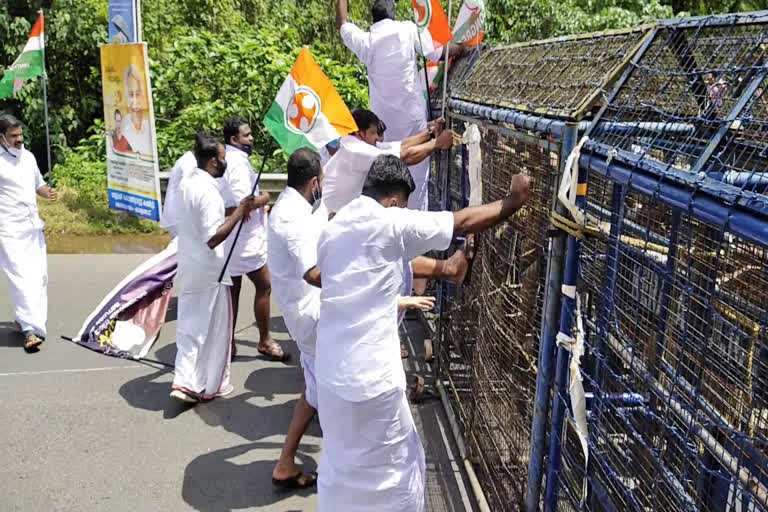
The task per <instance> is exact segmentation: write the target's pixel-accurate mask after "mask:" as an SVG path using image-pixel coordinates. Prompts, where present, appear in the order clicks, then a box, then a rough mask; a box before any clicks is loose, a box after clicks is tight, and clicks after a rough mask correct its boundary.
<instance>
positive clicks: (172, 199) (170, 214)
mask: <svg viewBox="0 0 768 512" xmlns="http://www.w3.org/2000/svg"><path fill="white" fill-rule="evenodd" d="M203 136H204V134H202V133H198V134H197V135H196V136H195V145H196V144H197V143H198V141H199V140H200V137H203ZM196 167H197V160H196V159H195V153H194V152H193V151H187V152H186V153H184V154H183V155H181V157H180V158H179V159H178V160H176V162H175V163H174V164H173V167H172V168H171V175H170V176H169V177H168V188H166V190H165V202H164V203H163V214H162V215H161V216H160V222H159V226H160V227H161V228H165V229H167V230H168V233H170V235H171V238H176V235H177V234H178V230H177V228H176V225H177V224H178V223H179V222H180V221H181V217H180V213H179V208H180V206H179V204H180V201H181V199H180V198H179V184H180V183H181V180H182V179H183V178H184V176H186V175H187V174H189V173H190V172H191V171H192V170H194V169H195V168H196ZM216 186H217V187H218V188H219V192H220V194H221V196H222V198H223V199H224V202H225V203H231V202H232V201H233V200H232V199H231V198H230V197H229V195H228V190H229V189H228V187H227V186H226V184H225V182H224V180H216Z"/></svg>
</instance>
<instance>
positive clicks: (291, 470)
mask: <svg viewBox="0 0 768 512" xmlns="http://www.w3.org/2000/svg"><path fill="white" fill-rule="evenodd" d="M297 473H301V467H300V466H299V465H298V464H296V463H295V462H293V461H287V462H286V461H283V460H282V459H280V460H278V461H277V464H275V469H274V470H272V478H274V479H276V480H286V479H288V478H293V477H294V476H296V474H297Z"/></svg>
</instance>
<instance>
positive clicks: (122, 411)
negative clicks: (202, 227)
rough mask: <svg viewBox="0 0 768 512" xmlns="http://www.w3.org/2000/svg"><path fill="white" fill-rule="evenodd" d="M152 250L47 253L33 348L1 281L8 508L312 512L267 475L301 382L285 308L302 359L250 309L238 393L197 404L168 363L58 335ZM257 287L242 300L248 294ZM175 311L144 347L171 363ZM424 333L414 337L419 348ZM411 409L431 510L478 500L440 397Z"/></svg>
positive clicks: (310, 451)
mask: <svg viewBox="0 0 768 512" xmlns="http://www.w3.org/2000/svg"><path fill="white" fill-rule="evenodd" d="M147 257H148V256H147V255H131V254H128V255H117V254H115V255H104V254H102V255H51V256H49V302H50V307H49V323H48V328H49V339H48V341H47V342H46V343H45V344H44V345H43V347H42V350H41V351H40V352H39V353H36V354H26V353H25V352H24V351H23V350H22V348H21V339H20V336H19V335H17V334H14V333H12V332H11V327H12V326H11V322H12V320H13V318H12V308H11V304H10V297H9V295H8V290H7V285H6V283H5V280H0V281H2V284H0V423H1V426H0V428H2V431H3V434H2V436H1V437H0V440H1V441H0V447H1V448H0V511H21V510H23V511H54V510H56V511H59V510H61V511H65V510H66V511H74V510H77V511H102V510H103V511H110V512H118V511H127V512H143V511H164V512H168V511H185V510H201V511H234V510H270V511H273V510H274V511H294V510H301V511H304V510H315V508H316V494H315V490H314V489H313V490H307V491H300V492H294V493H286V492H280V491H276V490H275V489H274V488H273V486H272V483H271V481H270V478H271V472H272V467H273V464H274V461H275V460H276V459H277V456H278V454H279V451H280V447H281V445H282V442H283V439H284V432H285V431H286V430H287V426H288V423H289V421H290V418H291V414H292V411H293V407H294V404H295V400H296V398H297V396H298V394H299V393H300V392H301V386H302V376H301V373H300V369H299V368H298V366H296V365H297V364H298V352H297V349H296V345H295V344H294V343H293V342H292V341H291V340H290V338H289V336H288V334H287V331H286V329H285V326H284V324H283V322H282V319H281V318H280V317H279V312H278V311H277V310H276V308H274V307H273V312H272V316H273V318H272V324H271V329H272V332H273V336H274V337H275V338H276V339H277V340H278V341H281V343H282V344H283V347H284V348H285V349H286V350H287V351H289V352H291V353H292V354H293V356H294V357H293V358H292V363H290V364H282V363H273V362H268V361H266V360H264V359H262V358H261V357H259V356H258V354H257V352H256V343H255V342H256V340H258V332H257V330H256V328H255V327H253V326H252V325H251V322H252V321H253V318H252V316H251V315H250V314H244V313H243V312H242V311H241V315H240V318H239V322H238V334H237V339H238V340H239V355H238V358H237V360H236V361H235V363H234V364H233V367H232V383H233V384H234V386H235V393H233V394H232V395H230V396H229V397H227V398H225V399H218V400H214V401H212V402H210V403H204V404H198V405H197V406H196V407H194V408H185V407H183V406H180V405H177V404H176V403H174V402H172V401H171V400H170V399H169V397H168V393H169V391H170V382H171V380H172V373H171V370H169V369H168V368H165V367H163V366H157V365H156V366H152V365H148V364H139V363H136V362H132V361H126V360H122V359H115V358H110V357H106V356H103V355H100V354H97V353H94V352H91V351H89V350H87V349H84V348H81V347H78V346H76V345H74V344H72V343H71V342H67V341H63V340H61V339H60V335H65V336H73V335H75V334H76V332H77V330H78V329H79V327H80V324H81V323H82V321H83V320H84V319H85V317H86V315H87V314H88V313H90V311H91V310H92V309H93V307H94V306H95V305H96V304H97V303H98V302H99V301H100V300H101V298H102V297H103V296H104V294H106V292H107V291H109V289H111V288H112V287H113V286H114V285H115V284H116V283H117V282H118V281H119V280H120V279H121V278H122V277H123V276H124V275H125V274H127V273H128V272H129V271H130V270H131V269H132V268H133V267H135V266H136V265H137V264H138V263H139V262H141V261H143V260H145V259H146V258H147ZM249 286H250V285H249V284H247V285H244V288H245V293H246V294H247V296H246V297H243V300H242V302H241V304H248V303H250V301H251V300H252V299H251V294H252V289H250V288H249ZM172 304H175V302H174V303H172ZM246 309H247V308H246ZM169 317H170V318H169V320H171V321H169V323H168V324H166V327H165V328H164V329H163V332H162V335H161V338H160V340H159V342H158V343H157V344H156V346H155V347H154V350H153V352H152V353H151V354H150V355H149V356H148V357H151V358H153V359H157V360H159V361H163V362H166V363H172V362H173V359H174V356H175V345H174V343H173V341H174V339H175V331H176V322H175V321H172V320H173V317H174V312H173V311H170V312H169ZM415 332H416V333H417V334H416V335H411V336H410V338H409V345H412V350H414V351H415V352H418V351H419V350H420V348H419V347H418V346H416V345H418V328H416V329H415ZM414 340H416V341H415V342H414ZM414 343H415V345H414ZM411 360H412V361H413V362H416V359H414V358H413V357H412V358H411ZM422 367H423V363H422ZM411 369H413V368H411ZM417 369H418V368H417ZM422 370H423V368H422ZM414 410H415V413H416V421H417V423H418V424H419V426H420V428H421V429H422V431H423V432H424V433H423V435H422V438H423V440H424V444H425V449H426V451H427V465H428V496H427V509H428V510H430V511H442V510H447V511H463V510H471V509H472V505H471V502H472V498H471V491H469V486H468V485H467V484H466V482H465V481H464V476H463V475H462V474H461V471H460V464H458V463H457V460H456V459H455V456H456V455H457V451H456V448H455V446H453V444H452V443H451V442H449V441H448V438H449V436H450V434H448V432H449V427H448V422H447V420H446V419H445V416H444V414H443V412H442V409H441V407H440V405H439V402H437V401H435V400H427V401H426V402H425V403H424V404H421V405H419V406H418V407H416V408H415V409H414ZM320 445H321V431H320V426H319V424H318V423H317V422H315V423H313V424H312V426H311V428H310V431H309V432H308V434H307V435H306V436H305V438H304V441H303V444H302V446H301V450H300V454H299V459H300V461H301V462H302V463H303V464H304V465H305V467H306V468H307V469H308V470H313V469H315V468H316V466H317V463H318V462H319V459H320Z"/></svg>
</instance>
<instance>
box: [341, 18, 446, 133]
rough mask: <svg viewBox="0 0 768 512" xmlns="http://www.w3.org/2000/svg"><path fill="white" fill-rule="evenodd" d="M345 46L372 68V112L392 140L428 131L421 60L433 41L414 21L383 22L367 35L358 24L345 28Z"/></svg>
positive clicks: (432, 54)
mask: <svg viewBox="0 0 768 512" xmlns="http://www.w3.org/2000/svg"><path fill="white" fill-rule="evenodd" d="M340 31H341V38H342V40H343V41H344V44H345V45H346V46H347V48H349V49H350V50H352V52H353V53H354V54H355V55H357V57H358V58H359V59H360V60H361V61H362V62H363V64H365V66H366V68H367V69H368V88H369V96H370V101H371V110H372V111H373V112H374V113H375V114H376V115H377V116H379V118H380V119H381V120H382V121H384V123H386V125H387V132H386V138H387V140H388V141H394V140H403V139H405V138H407V137H410V136H411V135H415V134H417V133H419V132H420V131H424V130H426V129H427V101H426V99H425V97H424V91H423V89H422V86H421V83H420V81H419V76H418V73H419V72H418V66H417V58H418V55H420V54H422V50H421V48H422V45H421V43H423V44H424V49H425V53H428V56H429V59H430V60H435V61H437V60H439V56H440V52H431V50H432V44H433V43H432V40H431V38H430V37H429V32H428V31H424V32H423V33H422V35H421V43H420V41H419V32H418V28H417V27H416V24H415V23H413V22H412V21H393V20H389V19H386V20H381V21H379V22H376V23H374V24H373V25H372V26H371V30H370V32H365V31H363V30H362V29H360V28H359V27H358V26H357V25H355V24H354V23H349V22H347V23H345V24H344V25H342V26H341V30H340Z"/></svg>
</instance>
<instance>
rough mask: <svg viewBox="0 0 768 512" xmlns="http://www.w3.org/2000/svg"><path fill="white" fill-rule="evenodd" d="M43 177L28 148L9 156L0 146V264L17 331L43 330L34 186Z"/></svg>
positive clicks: (43, 271)
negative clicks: (9, 291)
mask: <svg viewBox="0 0 768 512" xmlns="http://www.w3.org/2000/svg"><path fill="white" fill-rule="evenodd" d="M44 185H45V182H44V181H43V177H42V176H41V174H40V169H39V168H38V167H37V161H36V160H35V157H34V155H33V154H32V153H30V152H29V151H27V150H26V149H22V150H21V153H20V154H19V155H18V156H14V155H12V154H11V153H9V152H8V151H7V150H5V149H3V148H2V147H0V266H2V268H3V271H4V272H5V275H6V277H7V278H8V282H9V284H10V289H11V300H12V302H13V312H14V316H15V320H16V322H17V323H18V324H19V326H20V327H21V330H22V332H33V333H34V334H36V335H37V336H39V337H40V338H45V336H46V334H47V330H46V321H47V319H48V261H47V256H46V247H45V237H44V236H43V221H42V220H41V219H40V215H39V213H38V209H37V190H38V189H39V188H40V187H42V186H44Z"/></svg>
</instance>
